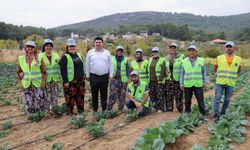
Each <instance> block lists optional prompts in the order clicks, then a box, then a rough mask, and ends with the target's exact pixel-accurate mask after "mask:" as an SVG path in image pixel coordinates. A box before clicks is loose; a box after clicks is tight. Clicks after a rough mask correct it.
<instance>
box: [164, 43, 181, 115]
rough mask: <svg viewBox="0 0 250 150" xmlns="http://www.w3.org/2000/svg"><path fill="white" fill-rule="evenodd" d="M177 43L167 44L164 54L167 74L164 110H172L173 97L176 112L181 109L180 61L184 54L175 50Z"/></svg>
mask: <svg viewBox="0 0 250 150" xmlns="http://www.w3.org/2000/svg"><path fill="white" fill-rule="evenodd" d="M176 48H177V44H176V43H171V44H170V45H169V55H167V56H166V68H167V71H168V72H169V75H168V76H166V83H165V84H166V92H165V93H166V111H173V107H174V99H175V105H176V108H177V110H178V112H180V113H182V111H183V102H182V97H183V91H182V90H181V88H180V83H179V81H180V72H181V63H182V61H183V59H185V56H184V55H183V54H178V53H177V52H176Z"/></svg>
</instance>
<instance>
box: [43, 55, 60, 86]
mask: <svg viewBox="0 0 250 150" xmlns="http://www.w3.org/2000/svg"><path fill="white" fill-rule="evenodd" d="M39 60H40V61H41V60H43V61H44V63H45V69H46V82H47V83H48V82H51V81H56V82H57V81H60V66H59V60H60V57H59V55H58V54H57V53H55V52H52V57H51V63H50V62H49V60H48V57H47V56H46V54H45V52H43V53H40V54H39Z"/></svg>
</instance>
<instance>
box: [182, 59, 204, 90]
mask: <svg viewBox="0 0 250 150" xmlns="http://www.w3.org/2000/svg"><path fill="white" fill-rule="evenodd" d="M182 65H183V68H184V71H185V74H184V87H192V86H195V87H202V86H203V79H202V67H203V66H204V58H200V57H197V59H196V62H195V65H194V67H193V66H192V64H191V62H190V60H189V59H188V58H186V59H184V60H183V63H182Z"/></svg>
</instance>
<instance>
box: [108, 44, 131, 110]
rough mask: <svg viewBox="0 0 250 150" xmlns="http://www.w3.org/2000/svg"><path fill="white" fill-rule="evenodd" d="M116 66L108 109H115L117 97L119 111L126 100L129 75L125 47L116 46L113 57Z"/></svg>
mask: <svg viewBox="0 0 250 150" xmlns="http://www.w3.org/2000/svg"><path fill="white" fill-rule="evenodd" d="M112 63H113V66H114V75H113V79H111V80H110V83H109V103H108V110H112V109H113V105H114V104H115V101H116V99H118V111H120V112H121V111H122V110H123V107H124V105H125V101H126V90H127V84H128V77H129V64H128V59H127V57H125V56H124V48H123V47H122V46H121V45H119V46H117V47H116V54H115V56H113V57H112Z"/></svg>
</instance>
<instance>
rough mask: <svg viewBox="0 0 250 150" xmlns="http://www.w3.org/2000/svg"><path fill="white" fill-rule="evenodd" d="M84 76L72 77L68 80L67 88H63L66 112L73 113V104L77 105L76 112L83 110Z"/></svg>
mask: <svg viewBox="0 0 250 150" xmlns="http://www.w3.org/2000/svg"><path fill="white" fill-rule="evenodd" d="M84 94H85V81H84V78H79V79H74V80H73V81H71V82H69V88H67V89H65V88H64V96H65V101H66V105H67V109H66V111H67V114H71V113H73V109H74V105H75V104H76V106H77V111H78V113H82V112H84Z"/></svg>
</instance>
